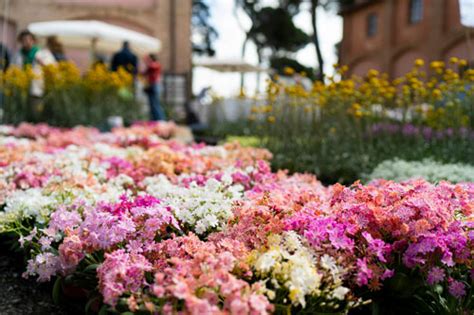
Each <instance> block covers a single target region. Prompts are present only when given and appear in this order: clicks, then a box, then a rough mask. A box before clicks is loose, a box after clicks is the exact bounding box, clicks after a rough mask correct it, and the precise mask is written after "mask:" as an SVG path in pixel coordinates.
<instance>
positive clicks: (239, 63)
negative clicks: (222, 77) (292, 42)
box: [194, 58, 267, 73]
mask: <svg viewBox="0 0 474 315" xmlns="http://www.w3.org/2000/svg"><path fill="white" fill-rule="evenodd" d="M194 66H196V67H204V68H208V69H211V70H214V71H218V72H238V73H246V72H266V71H267V70H265V69H263V68H262V67H259V66H255V65H252V64H250V63H248V62H246V61H245V60H242V59H215V58H200V59H197V60H194Z"/></svg>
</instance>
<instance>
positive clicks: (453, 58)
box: [449, 57, 459, 65]
mask: <svg viewBox="0 0 474 315" xmlns="http://www.w3.org/2000/svg"><path fill="white" fill-rule="evenodd" d="M449 63H452V64H454V65H455V64H458V63H459V58H457V57H451V58H450V59H449Z"/></svg>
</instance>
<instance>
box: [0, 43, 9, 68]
mask: <svg viewBox="0 0 474 315" xmlns="http://www.w3.org/2000/svg"><path fill="white" fill-rule="evenodd" d="M9 66H10V52H9V51H8V48H7V46H6V45H5V44H3V43H0V71H3V72H5V71H7V69H8V67H9Z"/></svg>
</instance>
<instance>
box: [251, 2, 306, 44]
mask: <svg viewBox="0 0 474 315" xmlns="http://www.w3.org/2000/svg"><path fill="white" fill-rule="evenodd" d="M255 17H256V18H255V20H254V21H253V23H252V27H251V29H250V32H249V35H250V38H251V39H252V41H253V42H254V43H255V45H256V46H257V47H260V48H264V47H268V48H270V49H271V50H272V52H273V53H278V52H280V53H281V52H296V51H298V50H300V49H302V48H303V47H304V46H306V45H307V44H308V43H309V36H308V35H307V34H306V33H305V32H304V31H303V30H301V29H300V28H298V27H297V26H296V25H295V24H294V22H293V17H292V16H291V15H290V13H289V12H288V11H286V10H285V9H283V8H272V7H264V8H263V9H261V10H259V11H258V12H256V15H255Z"/></svg>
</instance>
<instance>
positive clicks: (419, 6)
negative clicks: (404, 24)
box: [409, 0, 423, 24]
mask: <svg viewBox="0 0 474 315" xmlns="http://www.w3.org/2000/svg"><path fill="white" fill-rule="evenodd" d="M409 14H410V15H409V18H410V23H411V24H416V23H418V22H420V21H421V20H422V19H423V0H410V12H409Z"/></svg>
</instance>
